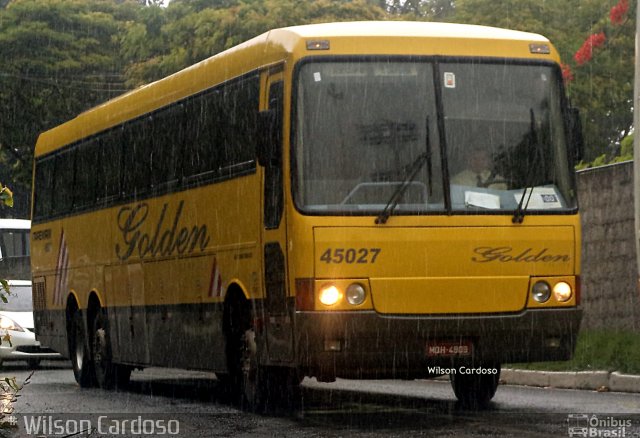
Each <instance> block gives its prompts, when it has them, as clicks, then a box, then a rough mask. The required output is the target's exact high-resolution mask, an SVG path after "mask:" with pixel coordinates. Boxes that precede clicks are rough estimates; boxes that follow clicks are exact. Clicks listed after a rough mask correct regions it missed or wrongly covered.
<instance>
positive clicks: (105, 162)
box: [96, 129, 123, 199]
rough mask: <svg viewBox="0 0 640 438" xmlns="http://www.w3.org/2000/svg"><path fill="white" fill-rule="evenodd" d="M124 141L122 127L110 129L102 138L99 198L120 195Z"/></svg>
mask: <svg viewBox="0 0 640 438" xmlns="http://www.w3.org/2000/svg"><path fill="white" fill-rule="evenodd" d="M122 141H123V140H122V129H114V130H112V131H109V132H108V133H107V134H106V135H103V136H102V137H101V139H100V148H99V151H98V172H97V177H98V178H97V180H98V181H97V188H96V190H97V197H98V199H108V198H113V197H115V196H119V195H120V181H121V175H122Z"/></svg>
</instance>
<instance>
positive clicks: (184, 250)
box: [115, 201, 210, 261]
mask: <svg viewBox="0 0 640 438" xmlns="http://www.w3.org/2000/svg"><path fill="white" fill-rule="evenodd" d="M183 207H184V201H180V203H179V204H178V207H177V208H176V210H175V213H173V215H172V216H173V217H172V218H171V217H168V216H171V214H170V213H169V212H168V211H169V204H166V203H165V204H164V205H163V207H162V210H161V211H160V214H159V215H158V217H157V218H156V219H155V220H154V219H151V218H150V217H149V215H150V212H149V204H147V203H146V202H143V203H140V204H137V205H135V206H125V207H122V208H121V209H120V211H118V229H119V230H120V233H121V238H122V242H121V243H116V247H115V250H116V255H117V256H118V258H119V259H120V260H122V261H126V260H128V259H129V258H130V257H131V256H134V255H137V256H138V257H140V258H141V259H142V258H145V257H167V256H173V255H183V254H190V253H192V252H194V251H196V250H199V251H204V250H205V249H206V247H207V245H208V243H209V240H210V239H209V233H208V230H207V226H206V225H201V226H198V225H194V226H193V227H191V228H190V227H188V226H183V225H181V224H180V218H181V216H182V210H183ZM149 223H151V224H153V226H152V227H150V226H149ZM149 230H152V231H150V232H148V231H149Z"/></svg>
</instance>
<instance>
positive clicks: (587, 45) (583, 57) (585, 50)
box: [573, 32, 607, 65]
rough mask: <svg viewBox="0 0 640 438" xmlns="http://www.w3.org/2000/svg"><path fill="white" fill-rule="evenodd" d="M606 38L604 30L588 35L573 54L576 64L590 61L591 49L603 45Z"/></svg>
mask: <svg viewBox="0 0 640 438" xmlns="http://www.w3.org/2000/svg"><path fill="white" fill-rule="evenodd" d="M606 40H607V37H606V35H605V34H604V32H600V33H595V34H593V35H589V37H588V38H587V39H586V40H585V41H584V43H583V44H582V47H580V48H579V49H578V51H577V52H576V53H575V54H574V55H573V59H575V60H576V62H577V63H578V65H582V64H584V63H585V62H587V61H590V60H591V58H592V57H593V49H594V48H596V47H600V46H601V45H603V44H604V42H605V41H606Z"/></svg>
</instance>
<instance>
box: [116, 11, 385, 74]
mask: <svg viewBox="0 0 640 438" xmlns="http://www.w3.org/2000/svg"><path fill="white" fill-rule="evenodd" d="M384 17H385V14H384V11H383V10H382V9H380V8H378V7H376V6H372V5H371V4H370V3H367V1H365V0H350V1H341V0H315V1H314V0H302V1H300V0H298V1H294V0H245V1H234V0H216V1H212V0H208V1H207V0H197V1H184V0H173V1H172V2H171V3H170V4H169V6H168V7H167V8H166V9H164V10H156V11H150V10H144V11H140V14H139V16H138V20H137V21H136V22H135V23H131V24H130V25H129V26H128V28H127V32H126V33H125V35H124V37H123V39H122V54H123V57H124V58H125V59H127V60H129V62H130V64H129V67H128V68H127V78H128V84H129V85H140V84H143V83H147V82H150V81H152V80H155V79H159V78H161V77H164V76H166V75H168V74H170V73H173V72H176V71H178V70H180V69H182V68H184V67H187V66H189V65H191V64H194V63H196V62H198V61H201V60H203V59H206V58H208V57H210V56H213V55H215V54H216V53H219V52H221V51H223V50H225V49H228V48H230V47H232V46H235V45H237V44H239V43H241V42H243V41H246V40H248V39H250V38H253V37H255V36H257V35H260V34H261V33H263V32H266V31H268V30H269V29H273V28H278V27H284V26H290V25H294V24H296V25H297V24H307V23H315V22H324V21H350V20H375V19H382V18H384Z"/></svg>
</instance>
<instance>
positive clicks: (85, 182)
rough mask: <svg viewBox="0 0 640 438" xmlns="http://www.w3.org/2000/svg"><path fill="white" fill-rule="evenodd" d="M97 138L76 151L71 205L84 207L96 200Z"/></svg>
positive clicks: (76, 207) (89, 205) (91, 204)
mask: <svg viewBox="0 0 640 438" xmlns="http://www.w3.org/2000/svg"><path fill="white" fill-rule="evenodd" d="M98 144H99V143H98V140H96V139H94V140H91V141H88V142H85V143H83V144H81V145H80V147H79V148H78V150H77V152H76V160H75V161H76V171H75V175H76V177H75V182H74V187H73V207H74V208H75V209H85V208H88V207H91V206H93V204H94V203H95V201H96V179H97V176H96V173H97V170H98V168H99V167H100V165H99V163H98Z"/></svg>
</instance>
